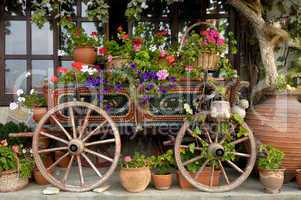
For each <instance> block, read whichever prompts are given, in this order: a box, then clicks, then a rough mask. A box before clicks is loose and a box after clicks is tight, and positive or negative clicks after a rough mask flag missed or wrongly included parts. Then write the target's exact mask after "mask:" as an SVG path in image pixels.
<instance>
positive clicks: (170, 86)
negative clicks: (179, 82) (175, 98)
mask: <svg viewBox="0 0 301 200" xmlns="http://www.w3.org/2000/svg"><path fill="white" fill-rule="evenodd" d="M175 87H176V84H169V85H168V88H169V89H173V88H175Z"/></svg>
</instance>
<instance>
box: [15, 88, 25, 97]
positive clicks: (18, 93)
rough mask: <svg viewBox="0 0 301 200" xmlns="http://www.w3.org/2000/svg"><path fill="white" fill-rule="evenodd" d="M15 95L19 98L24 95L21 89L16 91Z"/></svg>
mask: <svg viewBox="0 0 301 200" xmlns="http://www.w3.org/2000/svg"><path fill="white" fill-rule="evenodd" d="M16 93H17V95H18V96H20V95H22V94H24V91H23V90H22V89H18V90H17V92H16Z"/></svg>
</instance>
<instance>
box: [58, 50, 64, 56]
mask: <svg viewBox="0 0 301 200" xmlns="http://www.w3.org/2000/svg"><path fill="white" fill-rule="evenodd" d="M57 55H58V56H65V55H66V52H65V51H64V50H61V49H59V50H57Z"/></svg>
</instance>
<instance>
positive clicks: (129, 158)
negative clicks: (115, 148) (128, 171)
mask: <svg viewBox="0 0 301 200" xmlns="http://www.w3.org/2000/svg"><path fill="white" fill-rule="evenodd" d="M131 161H132V157H131V156H124V162H126V163H128V162H131Z"/></svg>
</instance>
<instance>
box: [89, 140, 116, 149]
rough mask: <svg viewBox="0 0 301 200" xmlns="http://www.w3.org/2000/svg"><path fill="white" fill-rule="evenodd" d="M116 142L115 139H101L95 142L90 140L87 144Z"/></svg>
mask: <svg viewBox="0 0 301 200" xmlns="http://www.w3.org/2000/svg"><path fill="white" fill-rule="evenodd" d="M112 142H115V139H106V140H100V141H95V142H90V143H86V144H85V146H86V147H87V146H92V145H97V144H107V143H112Z"/></svg>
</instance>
